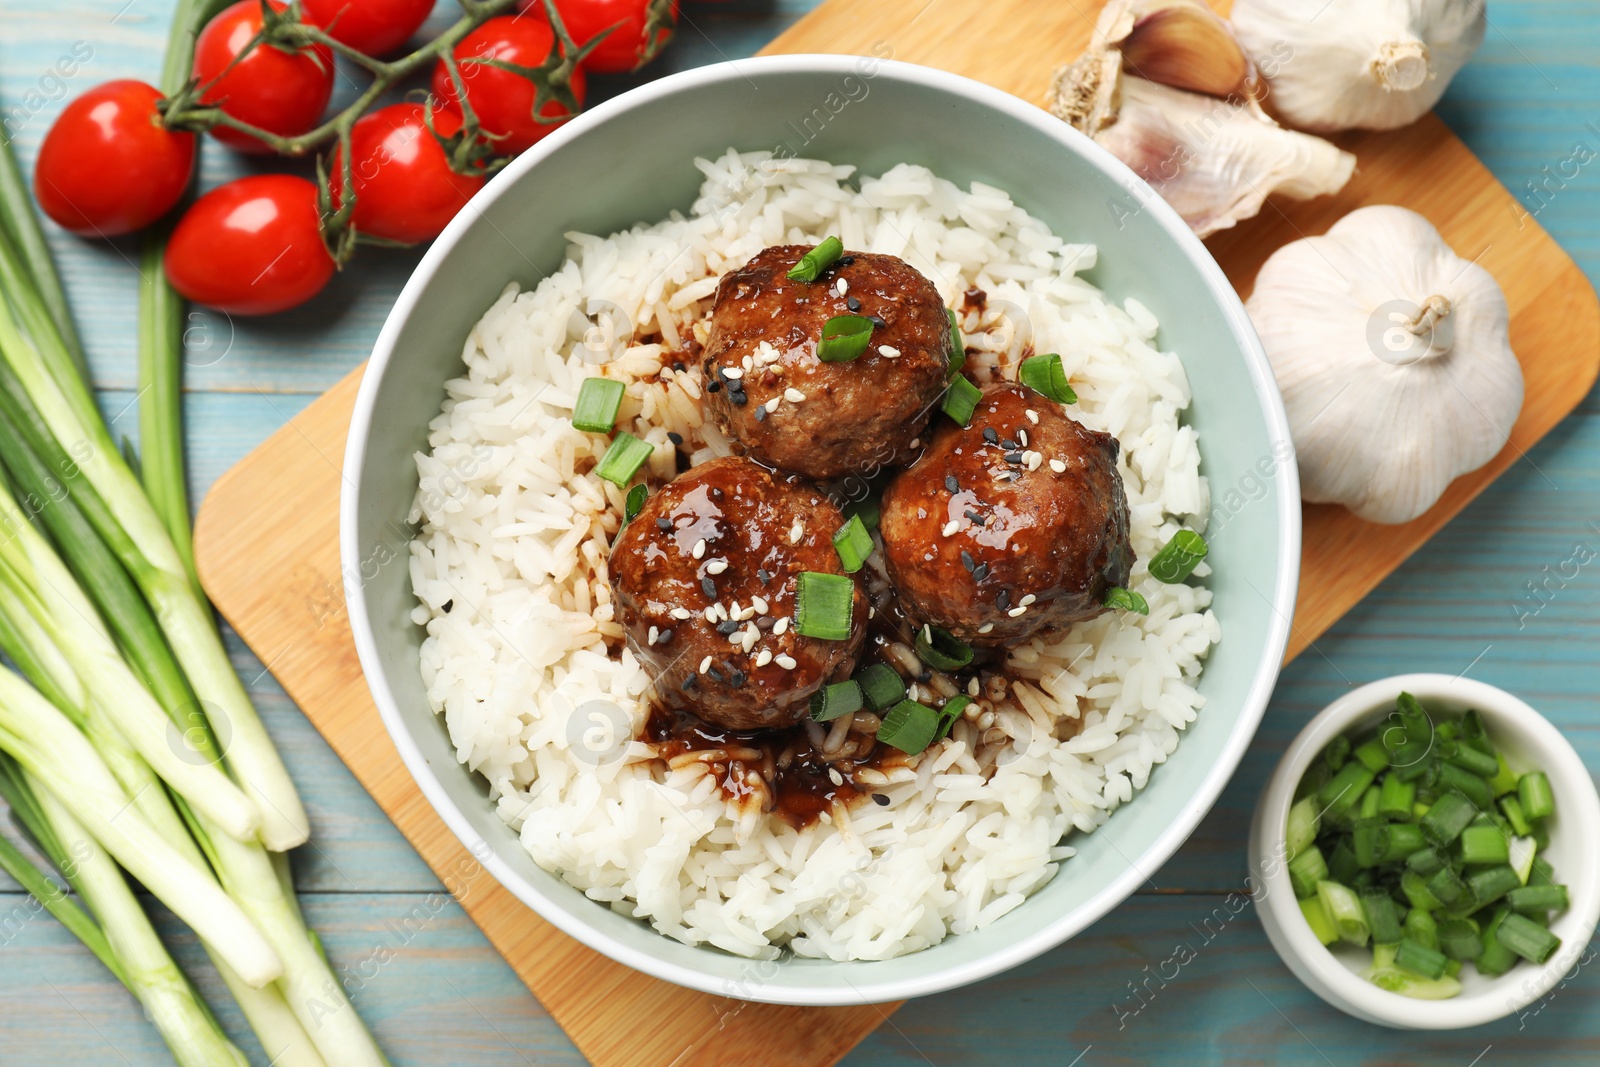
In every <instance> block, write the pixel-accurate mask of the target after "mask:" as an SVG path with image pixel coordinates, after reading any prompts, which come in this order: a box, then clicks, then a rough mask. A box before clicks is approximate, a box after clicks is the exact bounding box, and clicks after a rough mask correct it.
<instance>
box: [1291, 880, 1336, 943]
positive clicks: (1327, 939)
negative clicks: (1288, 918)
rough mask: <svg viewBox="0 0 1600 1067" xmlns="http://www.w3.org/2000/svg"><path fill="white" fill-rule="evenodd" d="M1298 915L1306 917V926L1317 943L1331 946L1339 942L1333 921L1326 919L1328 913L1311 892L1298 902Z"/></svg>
mask: <svg viewBox="0 0 1600 1067" xmlns="http://www.w3.org/2000/svg"><path fill="white" fill-rule="evenodd" d="M1300 914H1301V915H1304V916H1305V917H1306V925H1307V926H1309V927H1311V932H1312V933H1313V934H1315V935H1316V938H1317V940H1318V941H1321V942H1322V943H1323V944H1324V945H1331V944H1333V943H1334V942H1335V941H1337V940H1339V931H1338V930H1336V929H1334V926H1333V921H1332V920H1331V919H1329V918H1328V913H1327V912H1326V911H1324V910H1323V908H1322V901H1321V900H1319V899H1318V898H1317V896H1316V894H1315V893H1314V892H1313V893H1312V895H1311V896H1309V897H1304V898H1302V899H1301V901H1300Z"/></svg>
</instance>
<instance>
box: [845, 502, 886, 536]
mask: <svg viewBox="0 0 1600 1067" xmlns="http://www.w3.org/2000/svg"><path fill="white" fill-rule="evenodd" d="M844 513H845V514H846V515H853V516H857V517H859V518H860V519H861V524H862V525H863V526H865V527H866V528H867V529H869V530H876V529H877V528H878V520H879V518H881V517H882V515H883V501H882V499H881V498H880V497H878V496H876V495H872V494H869V495H867V496H864V497H862V498H861V499H860V500H856V501H852V502H851V503H849V504H846V505H845V508H844Z"/></svg>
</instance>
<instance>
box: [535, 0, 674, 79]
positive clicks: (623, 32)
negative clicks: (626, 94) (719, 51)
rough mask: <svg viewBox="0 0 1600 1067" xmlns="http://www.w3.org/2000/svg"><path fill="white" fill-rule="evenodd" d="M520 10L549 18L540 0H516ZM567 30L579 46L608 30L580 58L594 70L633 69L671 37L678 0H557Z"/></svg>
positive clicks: (646, 59) (606, 71)
mask: <svg viewBox="0 0 1600 1067" xmlns="http://www.w3.org/2000/svg"><path fill="white" fill-rule="evenodd" d="M520 6H521V8H522V10H523V11H524V12H528V13H532V14H534V15H537V16H538V17H539V18H542V19H543V18H548V17H549V16H548V15H547V14H546V12H545V8H544V0H521V3H520ZM556 11H557V12H558V13H559V14H560V15H561V22H562V24H563V25H564V26H566V28H567V35H568V36H570V37H571V38H572V39H573V40H574V41H576V42H577V43H578V45H579V46H580V47H581V46H583V45H586V44H588V43H589V42H590V41H591V40H593V39H594V38H596V37H598V36H599V35H600V34H601V33H604V32H605V31H606V30H607V29H610V30H611V32H610V33H607V34H606V35H605V37H604V38H603V39H602V40H601V41H600V44H599V45H598V46H596V48H595V50H594V51H593V52H590V53H589V54H588V55H586V56H584V57H583V65H584V67H585V68H586V69H587V70H589V71H591V72H594V73H615V72H619V71H629V70H638V69H639V68H640V67H642V66H644V65H645V64H646V63H648V62H650V61H651V60H652V59H654V58H655V57H656V53H657V52H659V51H661V47H662V46H663V45H665V44H666V43H667V42H668V41H670V40H671V39H672V32H673V30H674V29H675V28H676V27H677V25H678V0H556Z"/></svg>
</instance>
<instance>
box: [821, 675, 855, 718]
mask: <svg viewBox="0 0 1600 1067" xmlns="http://www.w3.org/2000/svg"><path fill="white" fill-rule="evenodd" d="M861 700H862V696H861V686H860V685H859V684H857V683H856V682H836V683H834V684H833V685H825V686H823V687H822V688H821V689H819V690H817V691H816V692H815V693H813V694H812V695H811V718H812V721H814V722H831V721H832V720H834V719H837V718H839V717H840V716H841V715H850V714H853V713H854V712H857V711H860V710H861Z"/></svg>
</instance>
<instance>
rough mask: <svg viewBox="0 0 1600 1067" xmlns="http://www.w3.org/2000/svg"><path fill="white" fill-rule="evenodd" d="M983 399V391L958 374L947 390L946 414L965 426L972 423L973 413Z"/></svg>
mask: <svg viewBox="0 0 1600 1067" xmlns="http://www.w3.org/2000/svg"><path fill="white" fill-rule="evenodd" d="M982 399H983V392H982V390H980V389H979V388H978V387H977V386H976V385H973V384H972V383H971V382H970V381H968V380H967V379H965V378H963V377H962V376H961V375H959V374H958V375H956V377H955V379H954V380H952V381H951V382H950V388H949V389H947V390H945V394H944V413H945V414H946V415H949V416H950V417H951V418H952V419H955V420H956V422H958V423H960V424H961V425H962V426H965V425H967V424H968V423H970V422H971V421H972V413H973V412H974V411H977V410H978V401H980V400H982Z"/></svg>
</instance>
